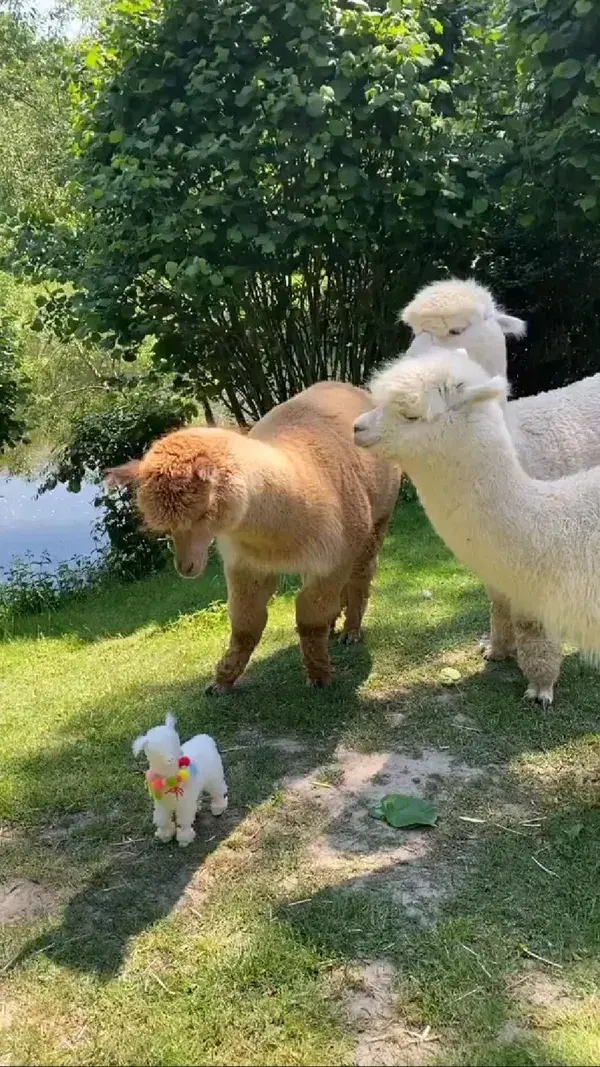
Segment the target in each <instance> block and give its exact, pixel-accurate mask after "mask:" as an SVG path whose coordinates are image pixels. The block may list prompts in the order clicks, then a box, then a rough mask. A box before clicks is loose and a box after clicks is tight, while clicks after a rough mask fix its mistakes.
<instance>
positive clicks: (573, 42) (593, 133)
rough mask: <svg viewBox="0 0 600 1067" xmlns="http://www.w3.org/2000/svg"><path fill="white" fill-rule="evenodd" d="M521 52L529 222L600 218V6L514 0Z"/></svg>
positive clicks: (514, 36) (565, 223)
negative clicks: (536, 220) (537, 218)
mask: <svg viewBox="0 0 600 1067" xmlns="http://www.w3.org/2000/svg"><path fill="white" fill-rule="evenodd" d="M509 14H510V37H511V40H512V42H513V46H514V50H515V53H516V55H517V72H518V75H519V85H520V109H521V112H522V114H523V116H524V122H523V135H522V139H521V143H520V145H519V147H520V150H521V158H522V161H523V170H522V174H521V175H519V176H518V179H519V181H521V180H522V178H524V179H525V182H526V185H527V192H528V197H527V204H526V205H525V208H524V215H523V225H528V224H530V221H531V218H533V217H539V218H541V219H548V218H550V219H551V220H552V221H553V222H554V224H555V225H557V226H559V227H560V228H565V227H569V228H570V227H571V226H572V225H578V226H579V227H580V229H583V230H584V231H585V228H586V227H587V225H588V224H589V222H592V221H593V222H598V221H599V220H600V8H599V6H598V4H597V3H595V2H592V0H576V2H575V3H574V2H573V0H544V2H541V0H536V2H533V0H529V2H527V3H522V2H520V0H510V3H509Z"/></svg>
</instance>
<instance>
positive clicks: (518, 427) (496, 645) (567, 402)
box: [402, 279, 600, 707]
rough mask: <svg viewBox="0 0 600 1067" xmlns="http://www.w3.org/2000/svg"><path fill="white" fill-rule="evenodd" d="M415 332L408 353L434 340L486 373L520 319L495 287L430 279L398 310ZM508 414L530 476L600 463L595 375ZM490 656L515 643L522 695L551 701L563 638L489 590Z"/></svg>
mask: <svg viewBox="0 0 600 1067" xmlns="http://www.w3.org/2000/svg"><path fill="white" fill-rule="evenodd" d="M402 318H403V320H404V322H406V324H407V325H408V326H410V327H411V329H412V330H413V332H414V335H415V336H414V340H413V342H412V344H411V345H410V347H409V349H408V351H407V353H406V355H407V356H413V355H418V354H419V353H420V352H423V351H425V350H427V349H429V348H431V346H432V345H437V346H441V347H444V348H450V349H455V348H456V346H457V345H460V346H461V347H462V348H465V349H466V350H467V353H468V355H469V357H470V358H471V359H472V360H475V361H476V362H477V363H480V364H481V366H482V367H484V369H485V370H487V371H489V373H490V374H502V375H505V374H506V341H505V336H510V335H513V336H516V337H521V336H523V334H524V333H525V323H524V322H523V321H522V320H521V319H517V318H514V317H512V316H510V315H505V314H504V313H503V312H502V311H500V310H499V309H498V307H497V305H496V303H495V300H494V298H493V296H492V294H491V293H490V292H489V291H488V290H487V289H485V288H483V287H482V286H480V285H478V284H477V283H475V282H473V281H460V280H458V279H451V280H449V281H443V282H434V283H433V284H432V285H428V286H426V288H424V289H422V290H421V291H420V292H419V293H417V295H416V296H415V298H414V299H413V300H412V301H411V303H410V304H408V305H407V306H406V308H405V309H404V312H403V314H402ZM506 421H507V425H508V427H509V429H510V432H511V436H512V438H513V441H514V442H515V446H516V449H517V453H518V456H519V460H520V462H521V463H522V465H523V467H524V468H525V470H526V471H527V473H528V474H530V475H532V476H533V477H535V478H543V479H551V478H561V477H563V476H564V475H567V474H574V473H576V472H577V471H580V470H587V469H588V468H589V467H594V466H597V465H599V464H600V374H597V375H594V376H593V377H591V378H586V379H584V380H583V381H581V382H576V383H575V384H573V385H569V386H566V387H565V388H563V389H554V390H552V391H551V392H549V393H540V394H538V395H537V396H531V397H524V398H523V399H522V400H515V401H512V402H511V403H510V404H509V405H508V407H507V409H506ZM488 593H489V595H490V599H491V617H490V641H489V644H488V645H487V646H486V649H485V654H486V656H487V657H488V658H489V659H505V658H506V657H507V656H509V655H511V654H512V653H513V652H514V651H515V650H516V653H517V660H518V662H519V666H520V667H521V670H522V671H523V674H524V675H525V677H526V678H527V681H528V683H529V685H528V689H527V693H526V696H528V697H532V698H534V699H536V700H537V701H538V702H540V703H541V704H542V705H543V706H544V707H547V706H548V705H550V704H551V703H552V700H553V695H554V685H555V683H556V681H557V679H558V676H559V673H560V664H561V659H562V652H561V645H560V642H558V641H556V640H555V639H554V638H552V637H551V636H550V635H549V634H547V633H545V632H544V629H543V627H542V626H541V625H540V623H539V622H537V621H534V619H527V618H523V617H522V616H519V615H518V614H514V613H513V612H512V611H511V606H510V604H509V603H508V601H507V600H506V598H505V597H501V596H499V595H498V594H497V593H496V591H495V590H493V589H489V590H488Z"/></svg>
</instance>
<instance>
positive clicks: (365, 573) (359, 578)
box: [341, 515, 391, 645]
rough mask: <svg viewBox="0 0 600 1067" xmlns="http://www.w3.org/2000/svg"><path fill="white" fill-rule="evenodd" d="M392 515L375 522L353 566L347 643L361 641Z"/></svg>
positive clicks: (345, 633) (344, 634)
mask: <svg viewBox="0 0 600 1067" xmlns="http://www.w3.org/2000/svg"><path fill="white" fill-rule="evenodd" d="M390 517H391V516H389V515H386V516H385V518H383V519H380V520H379V522H378V523H376V524H375V527H374V529H373V533H372V534H371V537H370V538H369V543H368V545H367V547H366V548H365V550H364V552H362V554H361V555H360V556H359V558H358V559H357V561H356V563H355V564H354V567H353V568H352V574H351V575H350V581H349V582H348V585H347V586H346V590H345V594H346V604H345V608H346V618H345V620H344V628H343V630H342V634H341V641H342V643H343V644H345V645H351V644H354V642H355V641H360V638H361V626H362V620H363V615H364V613H365V611H366V608H367V604H368V603H369V592H370V590H371V582H372V581H373V578H374V576H375V571H376V569H377V556H378V555H379V550H380V548H381V546H382V544H383V539H384V537H385V535H386V533H387V530H388V526H389V524H390Z"/></svg>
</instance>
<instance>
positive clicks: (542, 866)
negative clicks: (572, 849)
mask: <svg viewBox="0 0 600 1067" xmlns="http://www.w3.org/2000/svg"><path fill="white" fill-rule="evenodd" d="M531 858H532V860H533V862H534V863H535V865H536V867H539V868H540V870H541V871H545V872H546V874H551V875H552V877H553V878H558V875H557V873H556V871H551V870H550V868H549V867H544V864H543V863H540V861H539V860H536V858H535V856H532V857H531Z"/></svg>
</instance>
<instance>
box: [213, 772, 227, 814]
mask: <svg viewBox="0 0 600 1067" xmlns="http://www.w3.org/2000/svg"><path fill="white" fill-rule="evenodd" d="M228 803H229V799H228V796H227V782H226V781H225V779H224V778H221V779H220V781H215V782H213V783H211V788H210V810H211V812H212V813H213V815H222V814H223V812H224V811H227V805H228Z"/></svg>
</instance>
